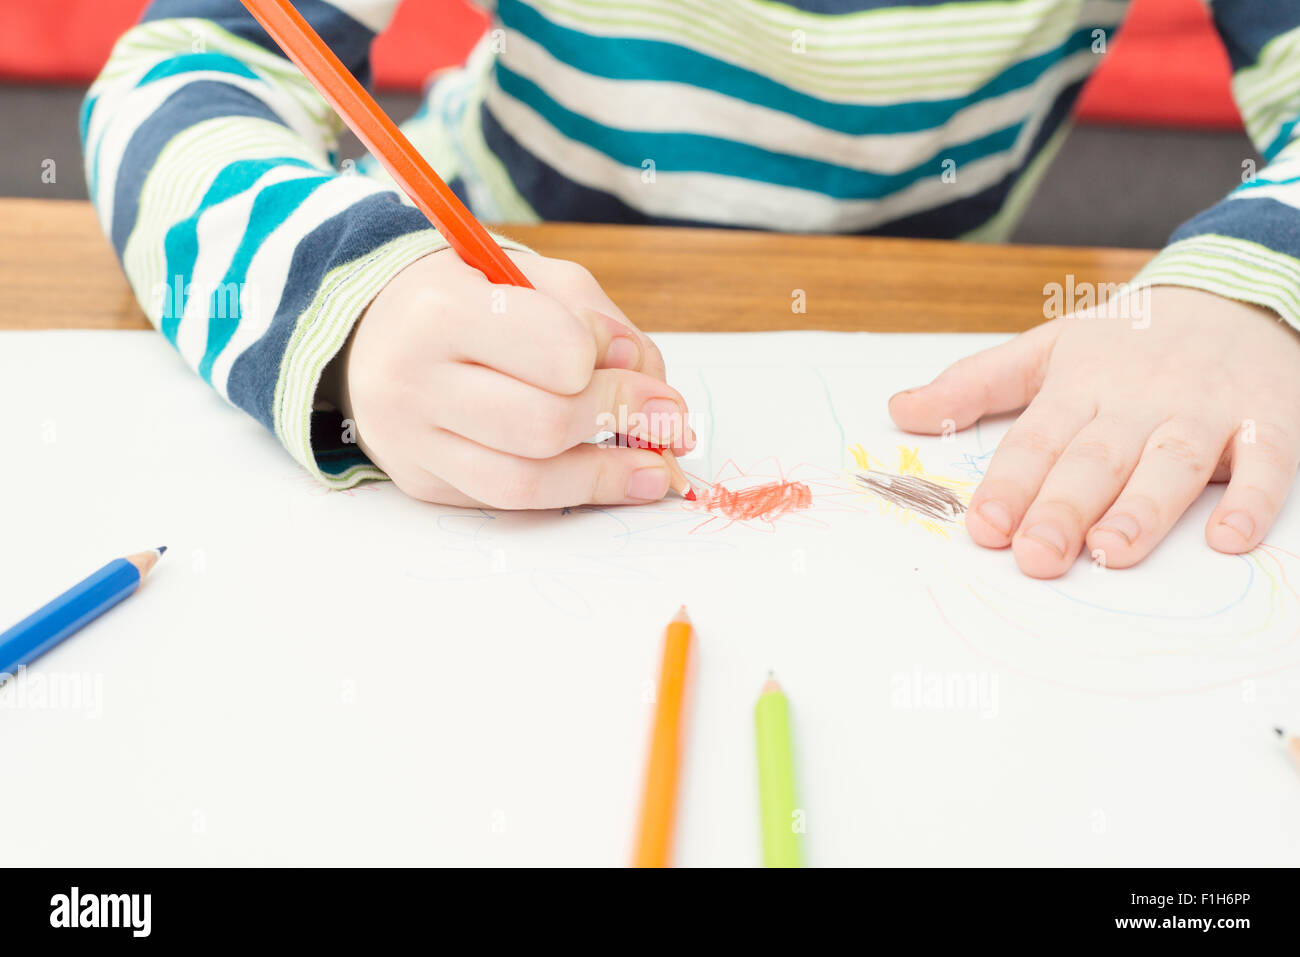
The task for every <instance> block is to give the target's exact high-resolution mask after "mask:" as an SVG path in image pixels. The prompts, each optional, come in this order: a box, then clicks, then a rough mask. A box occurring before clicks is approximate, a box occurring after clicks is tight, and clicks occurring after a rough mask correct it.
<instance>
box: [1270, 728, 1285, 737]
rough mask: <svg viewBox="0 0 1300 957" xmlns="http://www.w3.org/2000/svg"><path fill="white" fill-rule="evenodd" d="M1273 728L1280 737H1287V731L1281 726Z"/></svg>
mask: <svg viewBox="0 0 1300 957" xmlns="http://www.w3.org/2000/svg"><path fill="white" fill-rule="evenodd" d="M1273 730H1274V732H1276V733H1277V736H1278V737H1279V738H1285V737H1286V732H1285V731H1283V730H1282V729H1281V728H1274V729H1273Z"/></svg>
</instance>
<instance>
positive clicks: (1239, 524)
mask: <svg viewBox="0 0 1300 957" xmlns="http://www.w3.org/2000/svg"><path fill="white" fill-rule="evenodd" d="M1219 524H1220V525H1227V526H1228V527H1229V528H1230V529H1232V530H1233V531H1234V532H1236V533H1237V534H1238V535H1240V536H1241V537H1242V538H1247V539H1248V538H1250V537H1251V536H1253V535H1254V534H1255V520H1254V519H1253V518H1251V517H1250V516H1249V515H1247V514H1246V513H1245V512H1229V513H1228V514H1227V515H1225V516H1223V518H1221V519H1219Z"/></svg>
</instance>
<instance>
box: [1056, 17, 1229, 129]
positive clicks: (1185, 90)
mask: <svg viewBox="0 0 1300 957" xmlns="http://www.w3.org/2000/svg"><path fill="white" fill-rule="evenodd" d="M1231 79H1232V68H1231V66H1230V65H1229V62H1228V54H1227V51H1226V50H1224V48H1223V43H1222V41H1220V40H1219V35H1218V34H1217V33H1216V32H1215V30H1214V24H1213V23H1212V22H1211V20H1210V12H1209V10H1208V9H1207V7H1206V5H1205V3H1204V0H1136V2H1135V3H1134V4H1133V7H1132V9H1131V10H1130V12H1129V15H1128V19H1127V20H1126V21H1125V22H1124V26H1123V27H1122V28H1121V30H1120V32H1119V36H1118V38H1117V39H1116V40H1115V42H1114V44H1113V46H1112V49H1111V51H1110V53H1109V55H1108V56H1107V57H1106V62H1105V63H1104V64H1103V65H1102V67H1101V68H1100V69H1099V70H1098V71H1097V73H1096V74H1095V75H1094V76H1093V78H1092V81H1091V82H1090V83H1089V84H1088V85H1087V86H1086V87H1085V88H1084V91H1083V96H1082V97H1081V98H1080V100H1079V106H1078V116H1079V119H1080V120H1081V121H1083V122H1094V123H1122V124H1126V125H1131V126H1174V127H1191V128H1193V129H1218V130H1239V129H1241V114H1240V113H1239V112H1238V111H1237V104H1236V103H1234V102H1233V99H1232V91H1231V88H1230V87H1229V82H1230V80H1231Z"/></svg>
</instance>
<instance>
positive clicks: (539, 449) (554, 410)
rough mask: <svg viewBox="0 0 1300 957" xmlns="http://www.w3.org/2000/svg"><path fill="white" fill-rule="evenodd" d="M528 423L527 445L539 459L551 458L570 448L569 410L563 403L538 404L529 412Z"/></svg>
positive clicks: (548, 402) (544, 401) (544, 402)
mask: <svg viewBox="0 0 1300 957" xmlns="http://www.w3.org/2000/svg"><path fill="white" fill-rule="evenodd" d="M527 423H528V424H527V429H526V437H527V445H528V447H529V449H530V450H532V452H534V453H535V454H536V455H538V456H539V457H541V458H550V457H552V456H554V455H559V454H560V453H561V452H563V451H564V450H565V449H567V448H568V447H569V410H568V409H567V408H566V407H565V405H564V404H563V403H560V402H553V401H546V400H543V401H541V402H539V403H537V404H536V405H534V406H533V407H532V408H531V409H530V410H529V413H528V419H527Z"/></svg>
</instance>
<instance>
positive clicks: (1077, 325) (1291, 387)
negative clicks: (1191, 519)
mask: <svg viewBox="0 0 1300 957" xmlns="http://www.w3.org/2000/svg"><path fill="white" fill-rule="evenodd" d="M1135 295H1136V296H1138V297H1139V298H1140V297H1141V296H1142V293H1137V294H1135ZM1147 295H1148V297H1149V299H1148V303H1147V304H1148V306H1149V316H1144V317H1143V320H1142V321H1139V322H1135V320H1133V319H1109V318H1086V317H1066V318H1064V319H1056V320H1053V321H1051V322H1048V323H1045V324H1043V325H1041V326H1038V327H1037V328H1035V329H1031V330H1030V331H1028V332H1026V333H1024V334H1022V335H1020V336H1018V337H1017V338H1015V339H1013V340H1011V341H1010V342H1008V343H1006V344H1005V345H1001V346H997V347H996V348H993V349H989V350H987V351H985V352H981V353H979V354H977V355H974V356H970V357H968V358H966V359H963V360H961V361H960V362H958V363H956V364H955V365H953V366H951V367H950V368H949V369H947V370H946V371H945V372H944V373H943V374H942V375H940V376H939V378H937V379H935V380H934V382H932V383H931V384H930V385H927V386H923V387H921V388H919V389H910V390H908V391H906V392H900V393H899V394H898V395H896V396H894V397H893V398H891V399H890V400H889V411H890V414H891V415H892V416H893V419H894V421H895V422H896V423H897V424H898V425H899V426H900V427H902V428H904V429H907V430H909V431H912V432H924V433H939V432H942V431H943V422H944V420H945V419H951V420H953V422H955V427H956V428H965V427H966V426H968V425H970V424H972V423H973V422H975V421H976V420H977V419H978V418H979V417H980V416H982V415H986V414H990V413H994V412H1006V411H1010V410H1013V409H1018V408H1020V407H1022V406H1025V405H1028V408H1026V409H1025V411H1024V414H1023V415H1021V417H1020V420H1019V421H1018V422H1016V424H1015V425H1014V426H1013V427H1012V428H1011V431H1009V432H1008V433H1007V435H1006V437H1005V438H1003V440H1002V442H1001V443H1000V444H999V445H998V449H997V452H996V453H995V454H994V456H993V459H992V461H991V462H990V463H989V467H988V471H987V473H986V474H985V476H984V481H983V482H981V483H980V486H979V488H978V489H977V490H976V491H975V494H974V497H973V498H972V500H971V507H970V509H969V510H968V511H967V513H966V528H967V530H968V531H969V532H970V536H971V538H972V539H974V540H975V541H976V542H977V543H979V544H980V545H984V546H986V547H988V548H1005V547H1006V546H1007V545H1011V547H1012V550H1013V551H1014V553H1015V556H1016V562H1017V564H1019V566H1020V568H1021V570H1022V571H1024V572H1025V573H1026V574H1028V575H1032V576H1034V577H1036V578H1054V577H1056V576H1058V575H1061V574H1064V573H1065V571H1066V570H1067V569H1068V568H1069V567H1070V565H1071V564H1072V563H1073V562H1074V559H1075V557H1076V556H1077V555H1078V554H1079V550H1080V548H1082V547H1083V546H1084V544H1085V542H1086V545H1087V547H1088V550H1089V553H1090V554H1093V555H1094V556H1096V557H1097V558H1098V559H1099V560H1101V561H1104V563H1105V564H1106V565H1107V566H1109V567H1111V568H1127V567H1128V566H1130V565H1133V564H1136V563H1137V562H1138V561H1140V560H1141V559H1142V558H1143V557H1145V556H1146V554H1147V553H1148V552H1150V551H1151V549H1152V548H1154V547H1155V546H1156V544H1157V543H1158V542H1159V541H1160V540H1161V539H1162V538H1164V536H1165V535H1166V534H1167V533H1168V532H1169V529H1170V528H1171V527H1172V526H1173V524H1174V522H1175V521H1177V519H1178V517H1179V516H1180V515H1182V514H1183V512H1184V511H1185V510H1186V509H1187V507H1188V506H1189V505H1190V504H1191V503H1192V502H1193V501H1194V500H1195V499H1196V498H1197V496H1199V495H1200V493H1201V492H1202V490H1203V489H1204V488H1205V485H1206V483H1208V482H1211V481H1216V482H1218V481H1225V480H1227V479H1228V477H1229V476H1231V481H1230V482H1229V484H1228V488H1227V491H1226V492H1225V493H1224V495H1223V499H1222V500H1221V501H1220V502H1219V504H1218V506H1217V507H1216V508H1215V509H1214V512H1213V514H1211V515H1210V520H1209V522H1208V523H1207V525H1206V527H1205V538H1206V541H1207V542H1209V544H1210V545H1211V546H1212V547H1213V548H1216V549H1218V550H1219V551H1222V552H1229V553H1237V552H1245V551H1248V550H1250V549H1252V548H1254V547H1255V546H1256V545H1258V544H1259V542H1260V540H1261V539H1262V538H1263V537H1264V535H1265V533H1266V532H1267V531H1268V529H1269V526H1270V525H1271V524H1272V523H1273V520H1274V519H1275V518H1276V517H1277V514H1278V511H1279V510H1280V509H1281V507H1282V503H1283V501H1284V500H1285V498H1286V496H1287V493H1288V491H1289V490H1290V488H1291V482H1292V480H1293V479H1294V478H1295V474H1296V467H1297V463H1300V337H1298V336H1297V334H1296V333H1295V332H1294V331H1293V330H1292V329H1291V328H1290V327H1288V326H1287V325H1285V324H1284V323H1283V322H1282V321H1281V320H1280V319H1279V318H1278V317H1277V316H1276V315H1275V314H1274V313H1272V312H1269V311H1267V310H1265V309H1260V308H1258V307H1255V306H1249V305H1245V304H1243V303H1240V302H1235V301H1232V300H1228V299H1223V298H1220V297H1218V296H1215V295H1212V294H1210V293H1206V292H1200V291H1198V290H1194V289H1183V288H1176V287H1157V288H1154V289H1151V290H1150V291H1149V292H1148V293H1147ZM1119 314H1120V315H1130V316H1132V315H1135V314H1136V313H1135V312H1121V313H1119ZM1147 322H1149V327H1147V328H1142V327H1141V326H1142V325H1143V324H1144V323H1147ZM1098 550H1100V552H1101V553H1103V554H1100V555H1098V554H1097V552H1098Z"/></svg>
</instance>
